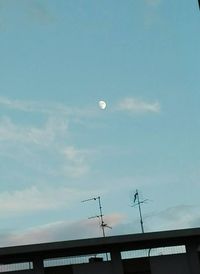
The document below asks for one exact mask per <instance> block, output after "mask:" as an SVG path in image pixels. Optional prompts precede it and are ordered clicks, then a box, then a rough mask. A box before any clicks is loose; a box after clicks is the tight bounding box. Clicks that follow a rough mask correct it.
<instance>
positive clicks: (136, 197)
mask: <svg viewBox="0 0 200 274" xmlns="http://www.w3.org/2000/svg"><path fill="white" fill-rule="evenodd" d="M147 200H148V199H145V200H143V201H140V197H139V192H138V190H137V189H136V192H135V194H134V200H133V203H134V205H132V207H135V206H138V209H139V215H140V224H141V230H142V233H144V223H143V218H142V209H141V204H143V203H145V202H146V201H147Z"/></svg>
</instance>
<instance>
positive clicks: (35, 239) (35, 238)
mask: <svg viewBox="0 0 200 274" xmlns="http://www.w3.org/2000/svg"><path fill="white" fill-rule="evenodd" d="M123 219H124V216H122V215H120V214H116V213H115V214H111V215H108V216H106V222H107V223H108V224H109V225H111V226H112V227H113V229H114V228H115V226H117V225H118V224H119V223H120V222H122V220H123ZM111 232H112V230H108V231H106V234H107V235H109V233H111ZM101 236H102V231H101V228H100V226H99V222H98V219H90V220H89V219H88V220H87V219H86V220H78V221H58V222H54V223H49V224H46V225H42V226H38V227H34V228H31V229H28V230H25V231H20V232H10V233H7V234H6V233H2V234H0V240H1V246H10V245H23V244H33V243H42V242H53V241H64V240H71V239H81V238H91V237H101Z"/></svg>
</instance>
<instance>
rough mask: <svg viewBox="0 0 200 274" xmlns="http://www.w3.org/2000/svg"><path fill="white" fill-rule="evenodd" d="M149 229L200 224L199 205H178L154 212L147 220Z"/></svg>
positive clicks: (186, 226)
mask: <svg viewBox="0 0 200 274" xmlns="http://www.w3.org/2000/svg"><path fill="white" fill-rule="evenodd" d="M146 221H147V226H148V230H154V231H155V230H169V229H182V228H191V227H197V226H199V225H200V214H199V206H194V205H184V204H182V205H177V206H174V207H169V208H167V209H165V210H163V211H161V212H159V213H156V214H153V215H152V216H150V217H149V218H148V219H147V220H146Z"/></svg>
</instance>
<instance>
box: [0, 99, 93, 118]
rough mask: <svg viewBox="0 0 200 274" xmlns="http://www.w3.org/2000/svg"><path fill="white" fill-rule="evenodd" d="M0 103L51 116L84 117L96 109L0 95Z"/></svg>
mask: <svg viewBox="0 0 200 274" xmlns="http://www.w3.org/2000/svg"><path fill="white" fill-rule="evenodd" d="M0 105H1V106H2V107H5V108H6V109H10V110H16V111H21V112H33V113H42V114H45V115H49V116H64V117H69V116H70V117H73V118H74V117H75V118H76V119H80V118H83V117H88V116H89V117H93V116H94V114H95V111H94V110H95V109H94V108H93V107H90V106H87V105H84V106H81V107H78V106H77V107H69V106H66V105H64V104H60V103H56V102H54V103H49V102H48V103H47V102H38V101H31V100H30V101H27V100H14V99H9V98H7V97H3V96H0Z"/></svg>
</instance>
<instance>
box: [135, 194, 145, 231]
mask: <svg viewBox="0 0 200 274" xmlns="http://www.w3.org/2000/svg"><path fill="white" fill-rule="evenodd" d="M136 193H137V199H138V207H139V213H140V224H141V229H142V233H144V225H143V219H142V210H141V206H140V203H141V202H140V198H139V193H138V190H136Z"/></svg>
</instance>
